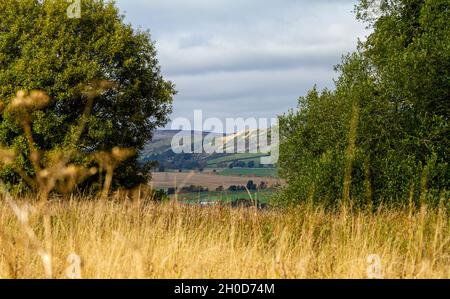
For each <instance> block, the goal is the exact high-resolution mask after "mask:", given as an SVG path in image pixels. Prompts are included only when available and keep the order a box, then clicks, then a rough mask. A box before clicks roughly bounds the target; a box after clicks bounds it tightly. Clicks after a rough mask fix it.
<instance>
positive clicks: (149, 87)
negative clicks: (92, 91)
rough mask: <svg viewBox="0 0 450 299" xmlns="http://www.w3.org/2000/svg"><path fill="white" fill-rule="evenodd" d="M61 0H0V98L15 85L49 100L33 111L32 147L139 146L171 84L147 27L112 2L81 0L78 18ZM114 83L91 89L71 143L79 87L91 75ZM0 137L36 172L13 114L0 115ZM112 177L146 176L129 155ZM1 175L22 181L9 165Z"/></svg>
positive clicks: (162, 120) (162, 112)
mask: <svg viewBox="0 0 450 299" xmlns="http://www.w3.org/2000/svg"><path fill="white" fill-rule="evenodd" d="M68 5H69V4H68V3H67V1H63V0H57V1H37V0H23V1H16V0H2V1H1V2H0V15H1V18H0V99H1V100H2V101H3V102H4V104H5V105H7V104H8V103H10V102H11V101H12V100H13V98H14V95H15V94H16V92H17V91H18V90H30V91H31V90H35V89H38V90H43V91H45V92H46V93H47V94H48V95H49V97H50V103H49V105H48V106H47V107H46V108H44V109H42V110H35V111H33V112H32V114H31V119H32V128H31V129H32V135H33V137H34V143H35V146H36V148H39V149H42V150H43V151H57V150H69V149H72V148H74V147H75V148H76V149H77V150H79V151H80V152H83V153H92V152H94V151H110V150H111V149H112V148H113V147H115V146H118V147H122V148H134V149H136V150H138V151H139V150H141V149H142V147H143V145H144V143H145V142H146V141H148V140H149V139H150V138H151V137H152V132H153V130H154V129H155V128H156V127H158V126H162V125H164V124H166V122H167V115H168V113H169V112H170V111H171V102H172V96H173V94H174V93H175V92H174V89H173V85H172V84H171V83H170V82H168V81H165V80H164V79H163V78H162V76H161V74H160V69H159V66H158V61H157V59H156V51H155V48H154V44H153V42H152V41H151V39H150V35H149V33H148V32H140V31H135V30H133V29H132V28H131V26H130V25H128V24H125V23H124V21H123V16H121V15H120V14H119V11H118V9H117V8H116V7H115V5H114V3H113V2H105V1H93V0H88V1H82V14H81V18H79V19H69V18H68V17H67V14H66V10H67V7H68ZM101 80H106V81H109V82H113V83H114V84H115V86H116V88H114V89H109V90H107V91H105V92H104V93H101V94H98V95H96V96H95V100H94V102H93V106H92V110H91V111H90V112H91V113H90V114H89V117H88V119H87V125H86V127H85V130H83V132H82V134H81V138H80V139H79V141H78V142H77V143H76V144H73V143H72V140H74V138H73V136H74V135H76V134H78V133H77V127H78V123H79V120H80V117H81V116H82V115H83V112H84V110H85V108H86V106H87V101H88V97H87V96H86V94H85V93H84V91H85V90H86V86H89V84H90V83H91V82H98V81H101ZM0 143H1V144H2V145H3V146H5V147H9V148H13V149H15V150H16V151H17V152H19V153H20V155H19V157H18V158H17V159H16V161H15V164H16V166H17V167H16V168H24V169H25V170H26V172H27V174H28V175H35V173H34V170H33V167H32V165H31V164H32V163H31V161H30V159H29V158H28V154H29V152H30V148H29V146H28V144H27V142H26V136H25V132H24V131H23V129H22V127H21V125H20V123H19V122H18V121H17V118H14V117H12V116H11V115H9V114H3V115H2V116H1V117H0ZM116 174H118V175H116V176H115V179H114V182H113V183H114V184H115V185H122V186H123V185H124V184H127V185H128V187H129V186H131V185H136V184H138V183H142V182H144V181H145V180H146V179H147V176H148V172H147V169H146V168H143V167H142V165H140V164H139V163H137V162H136V157H132V158H130V159H129V160H128V161H127V163H126V165H121V166H119V167H118V168H117V170H116ZM0 177H1V179H2V180H4V181H5V182H7V183H9V184H10V185H11V186H16V187H17V188H18V189H20V188H22V187H23V186H24V185H25V182H24V181H23V180H22V178H21V177H20V176H19V175H18V174H17V173H16V172H15V171H14V169H13V168H12V167H4V168H3V169H2V171H1V172H0Z"/></svg>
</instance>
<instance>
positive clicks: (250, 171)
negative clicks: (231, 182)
mask: <svg viewBox="0 0 450 299" xmlns="http://www.w3.org/2000/svg"><path fill="white" fill-rule="evenodd" d="M219 174H220V175H240V176H249V177H251V176H255V177H273V178H275V177H278V171H277V169H276V168H227V169H224V170H222V171H221V172H219Z"/></svg>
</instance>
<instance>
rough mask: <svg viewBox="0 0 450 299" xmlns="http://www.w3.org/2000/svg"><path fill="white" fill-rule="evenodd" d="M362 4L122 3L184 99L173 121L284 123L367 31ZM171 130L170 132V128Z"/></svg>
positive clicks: (272, 0) (347, 0) (289, 0)
mask: <svg viewBox="0 0 450 299" xmlns="http://www.w3.org/2000/svg"><path fill="white" fill-rule="evenodd" d="M356 2H357V0H331V1H326V0H314V1H311V0H265V1H261V0H117V5H118V6H119V8H120V9H121V11H122V13H123V14H124V15H125V20H126V22H128V23H131V24H132V25H133V26H134V27H135V28H140V29H144V30H150V33H151V36H152V39H153V40H154V41H155V42H156V49H157V51H158V59H159V62H160V65H161V71H162V74H163V76H164V77H165V78H166V79H167V80H170V81H172V82H173V83H174V84H175V86H176V90H177V91H178V94H177V95H176V96H175V98H174V109H173V113H172V115H171V119H172V120H173V119H175V118H179V117H183V118H188V119H191V120H192V119H193V116H194V110H195V109H201V110H202V111H203V117H204V118H207V117H215V118H219V119H225V118H228V117H230V118H237V117H242V118H249V117H255V118H260V117H267V118H271V117H276V116H277V115H280V114H282V113H285V112H286V111H288V109H289V108H295V107H296V106H297V99H298V98H299V97H300V96H303V95H305V94H306V92H307V91H308V90H309V89H311V88H312V87H313V86H314V85H315V84H316V85H317V86H318V87H319V88H325V87H327V88H333V86H334V84H333V78H336V73H335V72H334V71H333V66H334V65H336V64H338V63H339V62H340V60H341V57H342V55H343V54H346V53H348V52H351V51H353V50H355V48H356V43H357V40H358V38H364V37H365V36H366V35H367V31H366V30H365V25H364V24H362V23H360V22H358V21H357V20H356V19H355V16H354V14H353V12H352V11H353V9H354V5H355V4H356ZM166 128H170V123H169V124H168V126H167V127H166Z"/></svg>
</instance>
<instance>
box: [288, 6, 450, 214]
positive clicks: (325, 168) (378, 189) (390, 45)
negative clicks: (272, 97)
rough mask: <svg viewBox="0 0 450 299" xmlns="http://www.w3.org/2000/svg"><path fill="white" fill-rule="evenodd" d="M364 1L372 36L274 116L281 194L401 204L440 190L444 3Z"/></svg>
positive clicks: (443, 184)
mask: <svg viewBox="0 0 450 299" xmlns="http://www.w3.org/2000/svg"><path fill="white" fill-rule="evenodd" d="M377 3H380V1H369V0H363V1H361V2H360V4H359V5H358V6H357V7H356V13H357V17H358V18H359V19H360V20H363V21H365V22H367V23H368V25H369V27H371V28H372V33H371V34H370V35H369V37H368V38H367V40H366V41H364V42H360V43H359V45H358V51H357V52H355V53H353V54H350V55H347V56H345V57H344V58H343V61H342V63H341V64H340V65H339V66H337V67H336V70H337V71H338V72H339V78H338V80H336V88H335V90H334V91H329V90H324V91H322V92H318V91H317V90H316V89H315V88H314V89H313V90H311V91H310V92H309V93H308V95H307V96H306V97H302V98H300V100H299V107H298V108H299V109H298V111H293V110H291V111H289V112H288V113H287V114H285V115H283V116H282V117H280V128H281V134H282V138H281V141H282V142H281V148H280V173H281V175H282V176H283V177H285V178H286V179H287V180H288V182H289V187H288V188H286V189H285V193H284V194H283V195H282V196H280V198H281V199H291V200H292V201H293V202H295V201H297V200H312V201H325V202H328V203H330V204H336V201H337V200H338V199H339V198H342V199H343V200H349V199H352V200H353V202H354V203H356V204H360V205H378V204H379V203H380V202H385V203H392V204H404V203H405V201H407V200H408V198H411V199H412V200H414V201H415V202H417V203H419V201H422V202H423V201H427V202H431V203H436V200H439V199H440V198H445V196H446V195H445V194H447V195H448V189H449V183H450V169H449V167H448V157H449V156H450V152H449V149H450V142H449V138H448V136H449V124H448V120H449V112H450V94H449V93H450V80H449V78H450V73H449V72H450V35H449V34H448V33H449V32H450V23H449V22H448V20H449V19H450V9H449V8H450V3H449V2H448V0H408V1H406V0H391V1H381V5H377Z"/></svg>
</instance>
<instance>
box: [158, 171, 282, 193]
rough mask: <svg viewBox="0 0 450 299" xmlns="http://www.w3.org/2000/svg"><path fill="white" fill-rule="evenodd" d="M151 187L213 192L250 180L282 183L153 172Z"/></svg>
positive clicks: (258, 180) (272, 182)
mask: <svg viewBox="0 0 450 299" xmlns="http://www.w3.org/2000/svg"><path fill="white" fill-rule="evenodd" d="M152 176H153V177H152V181H151V185H152V186H153V188H156V189H167V188H171V187H175V186H177V187H183V186H190V185H195V186H202V187H206V188H209V189H210V190H214V189H216V188H218V187H220V186H223V187H224V188H225V189H227V188H228V187H230V186H232V185H240V186H245V185H246V184H247V182H248V181H249V180H252V181H253V182H254V183H255V184H257V185H258V184H260V183H261V182H266V183H267V184H268V185H269V186H272V185H277V184H284V181H283V180H281V179H277V178H271V177H246V176H239V175H234V176H233V175H230V176H225V175H218V174H213V173H198V172H190V173H185V172H183V173H180V172H154V173H153V174H152Z"/></svg>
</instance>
